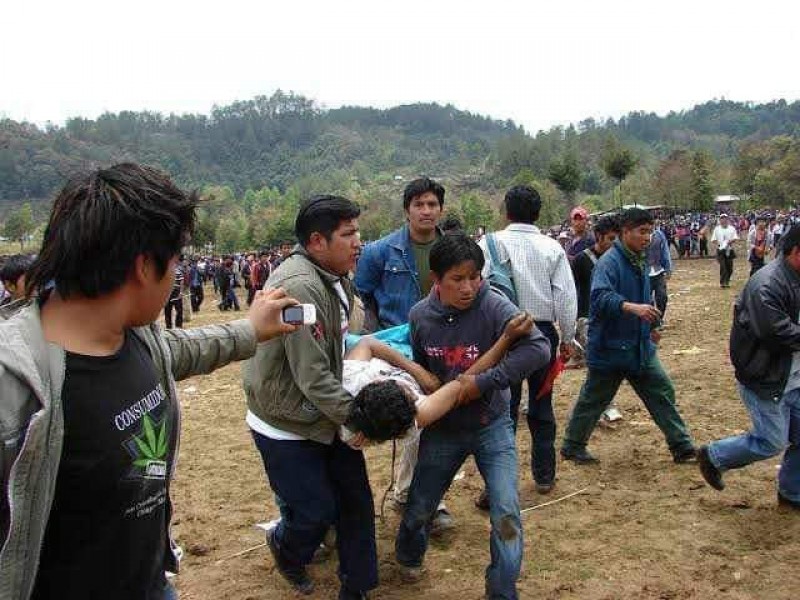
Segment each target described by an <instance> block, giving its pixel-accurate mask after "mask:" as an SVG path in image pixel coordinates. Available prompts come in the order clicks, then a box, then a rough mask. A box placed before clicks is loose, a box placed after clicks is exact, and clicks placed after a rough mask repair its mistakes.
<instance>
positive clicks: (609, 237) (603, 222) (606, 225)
mask: <svg viewBox="0 0 800 600" xmlns="http://www.w3.org/2000/svg"><path fill="white" fill-rule="evenodd" d="M618 237H619V220H617V217H615V216H613V215H608V216H605V217H601V218H600V219H599V220H598V221H597V223H595V226H594V239H595V242H594V251H595V252H596V253H597V254H603V253H605V251H606V250H608V249H609V248H611V246H613V245H614V242H615V241H616V240H617V238H618Z"/></svg>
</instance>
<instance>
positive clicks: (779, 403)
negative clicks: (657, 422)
mask: <svg viewBox="0 0 800 600" xmlns="http://www.w3.org/2000/svg"><path fill="white" fill-rule="evenodd" d="M798 315H800V227H798V226H794V227H792V228H791V229H790V230H789V231H788V232H787V233H786V234H785V235H784V240H783V243H782V244H781V256H780V257H778V258H776V259H775V260H773V261H772V262H770V263H769V264H768V265H767V266H765V267H764V268H763V269H760V270H759V271H758V272H756V273H754V274H753V276H752V277H751V278H750V279H749V280H748V282H747V283H746V284H745V287H744V289H743V290H742V293H741V295H740V296H739V298H738V299H737V300H736V306H735V308H734V315H733V324H732V327H731V337H730V353H731V362H732V363H733V366H734V368H735V370H736V380H737V381H738V383H739V395H740V396H741V398H742V401H743V402H744V405H745V406H746V407H747V411H748V412H749V413H750V418H751V420H752V424H753V426H752V428H751V430H750V431H748V432H747V433H744V434H740V435H735V436H732V437H728V438H725V439H721V440H717V441H715V442H712V443H710V444H708V445H707V446H703V447H701V448H700V452H699V455H698V462H699V467H700V471H701V473H702V474H703V477H704V478H705V480H706V482H707V483H708V484H709V485H710V486H711V487H713V488H714V489H716V490H722V489H724V488H725V483H724V482H723V479H722V475H723V473H724V472H725V471H727V470H729V469H738V468H741V467H744V466H746V465H749V464H752V463H754V462H756V461H760V460H765V459H767V458H771V457H773V456H775V455H777V454H778V453H780V452H781V451H783V450H784V449H785V453H784V455H783V462H782V463H781V467H780V470H779V471H778V503H779V504H782V505H785V506H787V507H791V508H794V509H795V510H800V350H799V348H800V324H798Z"/></svg>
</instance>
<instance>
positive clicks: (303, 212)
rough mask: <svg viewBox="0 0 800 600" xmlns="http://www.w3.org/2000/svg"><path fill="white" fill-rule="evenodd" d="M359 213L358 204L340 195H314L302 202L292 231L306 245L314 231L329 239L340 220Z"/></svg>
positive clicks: (356, 215) (353, 216)
mask: <svg viewBox="0 0 800 600" xmlns="http://www.w3.org/2000/svg"><path fill="white" fill-rule="evenodd" d="M360 214H361V209H360V208H358V205H356V204H355V203H353V202H352V201H350V200H348V199H347V198H343V197H341V196H331V195H322V196H314V197H312V198H310V199H309V200H307V201H306V202H304V203H303V205H302V206H301V207H300V212H298V213H297V219H296V220H295V222H294V233H295V235H296V236H297V239H298V240H300V243H301V244H302V245H303V246H307V245H308V242H309V240H310V239H311V234H312V233H314V232H317V233H319V234H320V235H322V236H323V237H324V238H325V239H326V240H328V241H330V239H331V238H332V237H333V232H334V231H336V230H337V229H338V228H339V225H340V224H341V222H342V221H349V220H350V219H355V218H356V217H358V215H360Z"/></svg>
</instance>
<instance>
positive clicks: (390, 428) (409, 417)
mask: <svg viewBox="0 0 800 600" xmlns="http://www.w3.org/2000/svg"><path fill="white" fill-rule="evenodd" d="M416 414H417V409H416V407H415V406H414V402H413V400H411V398H410V397H409V395H408V393H407V392H406V391H405V390H404V389H403V387H402V386H401V385H400V384H398V383H397V382H396V381H393V380H391V379H384V380H381V381H375V382H373V383H370V384H367V385H365V386H364V387H363V388H361V391H360V392H358V394H357V395H356V397H355V398H354V399H353V403H352V405H351V406H350V414H349V416H348V417H347V420H346V421H345V426H346V427H347V428H348V429H350V430H351V431H354V432H357V433H363V434H364V435H365V436H366V437H367V438H369V439H371V440H375V441H376V442H384V441H386V440H391V439H393V438H396V437H400V436H401V435H403V434H404V433H405V432H406V431H408V429H409V428H410V427H411V426H412V425H413V424H414V417H415V416H416Z"/></svg>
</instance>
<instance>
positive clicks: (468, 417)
mask: <svg viewBox="0 0 800 600" xmlns="http://www.w3.org/2000/svg"><path fill="white" fill-rule="evenodd" d="M564 262H565V263H566V257H565V259H564ZM483 263H484V256H483V253H482V252H481V249H480V248H479V247H478V245H477V244H476V243H475V242H474V241H473V240H472V239H470V237H469V236H468V235H466V234H464V233H452V234H448V235H445V236H442V237H441V238H440V239H439V240H437V241H436V243H435V244H434V246H433V248H432V249H431V256H430V267H431V273H433V277H434V280H435V283H436V286H435V287H434V289H432V291H431V292H430V294H429V295H428V297H427V298H425V299H424V300H422V301H421V302H420V303H419V304H417V305H416V306H414V308H413V309H412V311H411V315H410V323H411V345H412V349H413V353H414V360H415V362H417V363H419V364H420V365H422V367H424V368H425V369H427V370H429V371H430V372H432V373H433V374H434V375H436V376H437V377H438V378H439V379H440V380H441V381H442V383H447V382H450V381H453V380H455V379H459V377H460V380H461V382H462V386H463V388H462V392H461V398H462V399H463V400H464V401H465V402H467V401H468V402H470V403H469V404H467V405H466V406H459V407H458V408H455V409H453V410H452V411H450V412H449V413H448V414H447V415H445V416H444V417H442V418H441V419H440V420H439V421H437V422H436V423H433V424H431V425H429V426H428V427H426V428H425V429H424V430H423V431H422V434H421V437H420V445H419V462H418V463H417V468H416V471H415V472H414V480H413V481H412V483H411V489H410V490H409V493H408V506H407V507H406V510H405V513H404V514H403V520H402V522H401V523H400V528H399V530H398V532H397V540H396V542H395V552H396V556H397V561H398V563H399V565H400V572H401V577H402V578H403V579H404V580H406V581H417V580H419V579H420V578H421V577H422V562H423V559H424V556H425V552H426V550H427V545H428V533H429V526H428V523H429V521H430V518H431V517H432V516H433V513H434V512H435V511H436V507H437V505H438V504H439V502H440V501H441V499H442V496H443V495H444V493H445V491H446V490H447V488H448V487H449V486H450V483H451V481H452V480H453V476H455V474H456V473H457V472H458V470H459V469H460V468H461V465H462V464H463V463H464V461H465V460H466V458H467V457H468V456H469V455H472V456H473V457H474V458H475V462H476V463H477V465H478V469H479V470H480V473H481V476H482V477H483V479H484V482H485V485H486V489H487V490H488V499H489V511H490V520H491V533H490V536H489V545H490V553H491V564H490V565H489V567H488V568H487V569H486V592H487V594H486V595H487V596H488V597H489V598H516V597H517V593H516V582H517V579H518V578H519V571H520V565H521V563H522V550H523V539H522V523H521V520H520V508H519V495H518V491H517V452H516V445H515V443H514V433H513V429H512V427H511V421H510V418H509V396H508V391H507V390H508V386H509V384H511V383H514V382H519V381H522V380H523V379H524V378H525V377H526V376H527V375H528V374H530V373H531V372H532V371H535V370H539V369H542V368H544V367H545V365H546V364H547V363H548V362H549V359H550V351H549V343H548V341H547V340H546V339H545V338H544V336H542V334H541V333H540V332H539V331H537V330H536V329H534V330H533V331H532V332H531V333H530V334H529V335H527V336H524V337H522V338H520V339H519V340H518V341H517V342H515V343H514V345H513V346H512V347H511V349H510V350H509V351H508V353H507V354H506V356H505V357H504V358H503V360H502V361H501V362H500V363H499V364H497V365H496V366H495V367H493V368H491V369H489V370H488V371H485V372H483V373H481V374H480V375H463V373H464V371H466V370H467V369H469V368H470V367H471V366H472V365H473V364H474V363H475V361H477V360H478V357H479V356H481V355H482V354H484V353H485V352H487V351H488V350H489V349H490V348H491V347H492V346H493V344H494V343H495V342H496V341H497V340H498V339H499V338H500V337H501V336H502V334H503V330H504V328H505V326H506V324H507V323H508V322H509V321H510V320H511V319H512V318H513V317H514V315H515V314H516V313H517V312H518V309H517V307H515V306H514V305H513V304H512V303H511V302H510V301H509V300H508V299H506V297H505V296H503V295H502V294H499V293H496V292H494V291H492V290H491V289H490V288H489V286H488V284H487V283H484V282H482V281H481V269H482V268H483Z"/></svg>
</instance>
